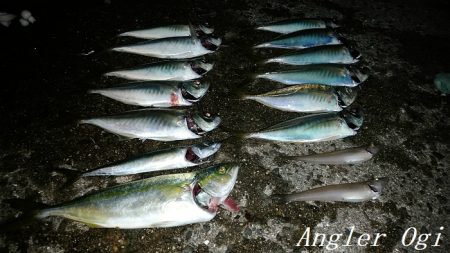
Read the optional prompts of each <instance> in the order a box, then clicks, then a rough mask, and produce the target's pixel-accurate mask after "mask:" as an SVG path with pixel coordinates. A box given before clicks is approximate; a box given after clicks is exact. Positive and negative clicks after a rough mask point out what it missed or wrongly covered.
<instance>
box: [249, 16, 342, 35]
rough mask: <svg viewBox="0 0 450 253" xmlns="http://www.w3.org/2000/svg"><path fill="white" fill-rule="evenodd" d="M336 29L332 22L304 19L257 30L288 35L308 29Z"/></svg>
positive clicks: (264, 26) (274, 24) (276, 23)
mask: <svg viewBox="0 0 450 253" xmlns="http://www.w3.org/2000/svg"><path fill="white" fill-rule="evenodd" d="M336 27H338V26H337V25H336V24H335V23H334V22H332V21H328V20H322V19H312V18H311V19H307V18H304V19H293V20H284V21H280V22H275V23H272V24H268V25H263V26H259V27H257V28H256V29H257V30H263V31H270V32H275V33H282V34H286V33H292V32H297V31H302V30H308V29H320V28H336Z"/></svg>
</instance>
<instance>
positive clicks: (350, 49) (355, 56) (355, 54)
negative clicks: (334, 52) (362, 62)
mask: <svg viewBox="0 0 450 253" xmlns="http://www.w3.org/2000/svg"><path fill="white" fill-rule="evenodd" d="M348 52H349V54H350V56H351V57H353V59H355V60H358V59H359V58H361V53H360V52H359V51H358V50H356V49H354V48H353V47H348Z"/></svg>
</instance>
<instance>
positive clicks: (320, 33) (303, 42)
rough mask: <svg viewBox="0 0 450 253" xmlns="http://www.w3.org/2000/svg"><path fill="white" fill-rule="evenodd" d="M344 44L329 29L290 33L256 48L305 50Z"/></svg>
mask: <svg viewBox="0 0 450 253" xmlns="http://www.w3.org/2000/svg"><path fill="white" fill-rule="evenodd" d="M338 44H342V42H341V41H340V40H339V38H338V37H337V36H336V34H335V33H334V32H333V31H332V30H329V29H311V30H304V31H298V32H294V33H288V34H286V35H282V36H280V37H278V38H276V39H274V40H272V41H270V42H266V43H262V44H259V45H257V46H255V48H286V49H303V48H309V47H317V46H324V45H338Z"/></svg>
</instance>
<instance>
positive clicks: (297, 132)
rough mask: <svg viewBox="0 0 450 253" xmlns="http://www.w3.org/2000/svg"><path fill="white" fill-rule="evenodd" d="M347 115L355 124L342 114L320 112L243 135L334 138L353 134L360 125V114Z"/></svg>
mask: <svg viewBox="0 0 450 253" xmlns="http://www.w3.org/2000/svg"><path fill="white" fill-rule="evenodd" d="M349 117H355V122H357V124H353V122H350V121H351V120H354V118H350V119H347V118H345V116H343V115H342V114H337V113H320V114H313V115H308V116H303V117H299V118H294V119H291V120H288V121H285V122H282V123H279V124H277V125H274V126H271V127H269V128H267V129H265V130H262V131H259V132H256V133H250V134H247V135H244V137H245V138H256V139H264V140H271V141H280V142H319V141H327V140H336V139H341V138H345V137H348V136H352V135H355V134H356V133H357V131H356V130H357V129H359V127H360V126H361V124H362V118H360V117H361V116H359V115H358V116H353V115H350V116H349ZM349 120H350V121H349ZM350 123H352V124H350Z"/></svg>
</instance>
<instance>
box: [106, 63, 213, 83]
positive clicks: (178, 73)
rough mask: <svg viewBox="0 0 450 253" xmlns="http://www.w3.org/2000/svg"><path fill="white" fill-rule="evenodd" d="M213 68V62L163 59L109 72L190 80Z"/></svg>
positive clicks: (132, 77) (144, 78)
mask: <svg viewBox="0 0 450 253" xmlns="http://www.w3.org/2000/svg"><path fill="white" fill-rule="evenodd" d="M212 68H213V64H211V63H205V62H202V61H200V60H192V61H163V62H156V63H152V64H149V65H147V66H143V67H137V68H131V69H125V70H117V71H113V72H108V73H106V74H105V76H114V77H120V78H125V79H128V80H139V81H189V80H193V79H197V78H200V77H202V76H203V75H204V74H206V73H207V72H208V71H210V70H211V69H212Z"/></svg>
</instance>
